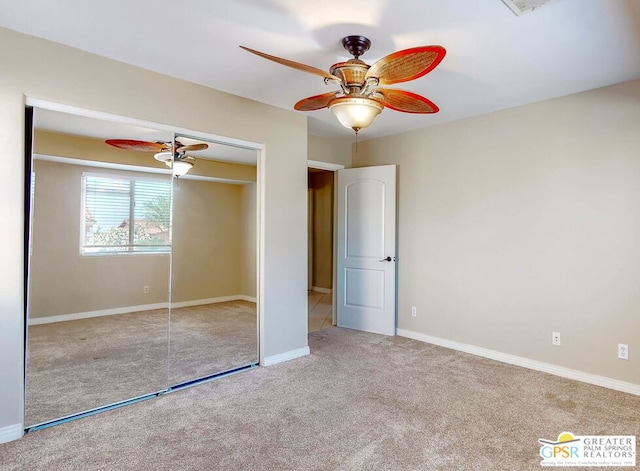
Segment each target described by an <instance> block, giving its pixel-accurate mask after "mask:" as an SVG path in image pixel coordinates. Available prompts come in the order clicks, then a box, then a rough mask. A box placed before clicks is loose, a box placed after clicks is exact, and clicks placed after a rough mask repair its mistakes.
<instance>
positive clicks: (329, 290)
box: [311, 286, 333, 294]
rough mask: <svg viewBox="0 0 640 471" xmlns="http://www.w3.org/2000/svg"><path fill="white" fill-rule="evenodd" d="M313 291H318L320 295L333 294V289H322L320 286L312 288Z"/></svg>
mask: <svg viewBox="0 0 640 471" xmlns="http://www.w3.org/2000/svg"><path fill="white" fill-rule="evenodd" d="M311 291H317V292H318V293H324V294H331V293H333V290H332V289H329V288H320V287H319V286H312V287H311Z"/></svg>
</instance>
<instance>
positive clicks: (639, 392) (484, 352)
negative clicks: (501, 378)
mask: <svg viewBox="0 0 640 471" xmlns="http://www.w3.org/2000/svg"><path fill="white" fill-rule="evenodd" d="M396 332H397V334H398V335H399V336H401V337H408V338H410V339H414V340H420V341H421V342H426V343H431V344H433V345H438V346H440V347H445V348H451V349H453V350H458V351H461V352H465V353H470V354H472V355H477V356H480V357H484V358H489V359H491V360H496V361H500V362H502V363H508V364H510V365H516V366H522V367H524V368H529V369H531V370H536V371H542V372H544V373H549V374H552V375H555V376H560V377H562V378H568V379H573V380H576V381H582V382H583V383H588V384H594V385H596V386H602V387H604V388H609V389H614V390H616V391H622V392H626V393H629V394H635V395H636V396H640V384H634V383H628V382H626V381H620V380H617V379H612V378H607V377H606V376H599V375H594V374H591V373H585V372H584V371H579V370H573V369H571V368H565V367H563V366H557V365H552V364H551V363H544V362H541V361H536V360H530V359H529V358H524V357H519V356H516V355H510V354H508V353H502V352H498V351H496V350H490V349H488V348H482V347H476V346H474V345H469V344H466V343H460V342H455V341H453V340H447V339H442V338H439V337H432V336H430V335H425V334H420V333H418V332H413V331H410V330H404V329H397V331H396Z"/></svg>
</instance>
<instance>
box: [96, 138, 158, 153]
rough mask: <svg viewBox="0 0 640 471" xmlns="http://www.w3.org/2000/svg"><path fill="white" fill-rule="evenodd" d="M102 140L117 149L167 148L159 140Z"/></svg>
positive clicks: (154, 150) (155, 149) (149, 150)
mask: <svg viewBox="0 0 640 471" xmlns="http://www.w3.org/2000/svg"><path fill="white" fill-rule="evenodd" d="M104 142H106V143H107V144H109V145H110V146H114V147H117V148H119V149H127V150H139V151H142V152H161V151H163V150H167V149H169V147H168V146H167V145H166V144H163V143H161V142H148V141H136V140H133V139H107V140H106V141H104Z"/></svg>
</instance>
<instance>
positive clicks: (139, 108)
mask: <svg viewBox="0 0 640 471" xmlns="http://www.w3.org/2000/svg"><path fill="white" fill-rule="evenodd" d="M0 43H1V44H2V45H3V47H2V48H1V49H0V63H2V70H1V71H0V103H1V104H2V106H0V159H1V160H2V168H3V172H2V173H1V174H0V200H1V201H3V206H2V218H0V246H1V247H3V254H2V264H1V265H0V345H2V355H0V429H3V428H5V427H17V428H19V427H20V424H21V423H22V417H23V401H24V398H23V391H24V389H23V386H24V385H23V375H24V364H23V360H24V341H23V339H24V312H23V301H24V299H23V284H24V283H23V281H24V280H23V236H24V214H23V196H24V182H23V179H22V175H23V174H24V103H25V96H28V97H31V98H38V99H44V100H48V101H51V102H56V103H62V104H66V105H71V106H76V107H80V108H84V109H89V110H97V111H102V112H107V113H112V114H115V115H121V116H129V117H132V118H137V119H142V120H146V121H150V122H157V123H165V124H169V125H172V126H176V127H180V128H184V129H190V130H193V131H197V132H204V133H213V134H217V135H221V136H230V137H234V138H238V139H244V140H247V141H252V142H256V143H260V144H261V145H263V146H264V152H263V154H262V155H263V156H262V159H263V160H262V161H263V163H264V166H263V168H262V172H261V175H262V180H261V181H260V197H261V201H262V204H263V209H264V212H263V214H262V216H263V220H264V224H263V225H261V226H260V231H261V232H262V234H263V240H264V245H263V247H262V252H261V260H262V262H263V263H262V264H261V266H260V269H261V271H262V273H263V284H262V293H261V299H260V305H261V309H262V310H263V316H262V323H261V337H262V349H261V352H260V353H261V357H262V358H264V357H265V356H274V355H277V354H280V353H286V352H291V351H298V350H299V349H303V348H306V347H307V320H306V311H307V300H306V293H305V291H306V280H307V263H306V256H307V253H306V237H307V228H306V211H307V209H306V197H305V194H306V191H307V180H306V175H307V125H306V117H305V116H304V115H303V114H299V113H295V112H293V111H288V110H282V109H279V108H275V107H271V106H267V105H263V104H260V103H257V102H254V101H251V100H247V99H243V98H239V97H235V96H232V95H229V94H226V93H223V92H218V91H216V90H212V89H209V88H206V87H202V86H199V85H194V84H192V83H188V82H184V81H181V80H177V79H174V78H171V77H167V76H163V75H160V74H157V73H153V72H150V71H147V70H143V69H140V68H137V67H133V66H130V65H127V64H123V63H120V62H116V61H113V60H109V59H105V58H101V57H98V56H95V55H92V54H88V53H85V52H82V51H79V50H77V49H73V48H70V47H66V46H62V45H59V44H56V43H53V42H49V41H45V40H41V39H37V38H34V37H31V36H27V35H23V34H19V33H15V32H13V31H9V30H6V29H0ZM282 234H287V237H282Z"/></svg>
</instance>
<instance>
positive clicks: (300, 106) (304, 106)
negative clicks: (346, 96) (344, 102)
mask: <svg viewBox="0 0 640 471" xmlns="http://www.w3.org/2000/svg"><path fill="white" fill-rule="evenodd" d="M338 93H339V92H329V93H323V94H322V95H315V96H310V97H309V98H303V99H302V100H300V101H299V102H298V103H296V104H295V106H294V107H293V108H294V109H296V110H298V111H314V110H320V109H322V108H326V107H327V106H329V102H330V101H331V100H333V99H334V98H335V97H336V95H337V94H338Z"/></svg>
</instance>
